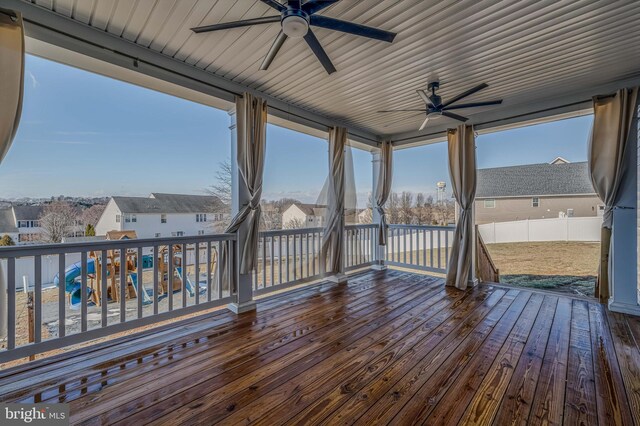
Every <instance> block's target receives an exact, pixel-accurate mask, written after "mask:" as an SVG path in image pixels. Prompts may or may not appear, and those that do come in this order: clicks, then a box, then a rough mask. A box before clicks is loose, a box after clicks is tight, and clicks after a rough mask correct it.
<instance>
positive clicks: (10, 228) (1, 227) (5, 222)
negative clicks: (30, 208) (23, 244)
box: [0, 207, 18, 234]
mask: <svg viewBox="0 0 640 426" xmlns="http://www.w3.org/2000/svg"><path fill="white" fill-rule="evenodd" d="M15 232H18V228H16V223H15V220H14V219H13V211H12V210H11V207H9V208H6V209H0V234H7V233H15Z"/></svg>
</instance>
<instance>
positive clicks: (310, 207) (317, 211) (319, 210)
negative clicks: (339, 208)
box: [289, 203, 327, 216]
mask: <svg viewBox="0 0 640 426" xmlns="http://www.w3.org/2000/svg"><path fill="white" fill-rule="evenodd" d="M293 205H295V206H297V207H298V208H299V209H300V210H302V211H303V212H304V214H306V215H307V216H321V215H322V214H323V212H324V210H325V209H326V208H327V206H324V205H322V204H309V203H292V204H291V206H293ZM291 206H289V207H291Z"/></svg>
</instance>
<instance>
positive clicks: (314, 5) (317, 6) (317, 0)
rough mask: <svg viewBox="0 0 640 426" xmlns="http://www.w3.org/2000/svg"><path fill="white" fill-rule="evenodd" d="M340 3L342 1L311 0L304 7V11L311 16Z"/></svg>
mask: <svg viewBox="0 0 640 426" xmlns="http://www.w3.org/2000/svg"><path fill="white" fill-rule="evenodd" d="M338 1H340V0H309V1H308V2H306V3H305V4H303V5H302V10H304V11H305V12H307V13H308V14H309V15H311V14H312V13H316V12H320V11H321V10H322V9H324V8H325V7H329V6H331V5H332V4H334V3H336V2H338Z"/></svg>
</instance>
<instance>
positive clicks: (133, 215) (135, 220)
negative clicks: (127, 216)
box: [131, 214, 138, 223]
mask: <svg viewBox="0 0 640 426" xmlns="http://www.w3.org/2000/svg"><path fill="white" fill-rule="evenodd" d="M137 221H138V218H137V217H136V215H135V214H132V215H131V222H134V223H135V222H137Z"/></svg>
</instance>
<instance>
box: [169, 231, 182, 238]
mask: <svg viewBox="0 0 640 426" xmlns="http://www.w3.org/2000/svg"><path fill="white" fill-rule="evenodd" d="M171 236H172V237H184V231H176V232H172V233H171Z"/></svg>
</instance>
